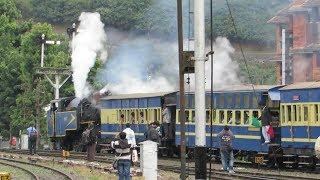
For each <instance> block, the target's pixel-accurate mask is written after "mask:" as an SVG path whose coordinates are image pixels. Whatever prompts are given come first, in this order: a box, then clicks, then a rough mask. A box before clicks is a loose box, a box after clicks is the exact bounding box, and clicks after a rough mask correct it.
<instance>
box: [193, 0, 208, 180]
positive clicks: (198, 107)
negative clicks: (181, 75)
mask: <svg viewBox="0 0 320 180" xmlns="http://www.w3.org/2000/svg"><path fill="white" fill-rule="evenodd" d="M194 40H195V42H194V55H195V56H194V59H195V119H196V120H195V138H196V140H195V171H196V174H195V179H206V175H207V174H206V173H207V158H206V157H207V152H206V150H207V148H206V129H205V128H206V121H205V118H206V112H205V72H204V70H205V60H206V57H205V26H204V0H196V1H194Z"/></svg>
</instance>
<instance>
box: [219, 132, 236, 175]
mask: <svg viewBox="0 0 320 180" xmlns="http://www.w3.org/2000/svg"><path fill="white" fill-rule="evenodd" d="M217 136H218V138H219V139H220V155H221V163H222V167H223V170H224V171H229V173H234V170H233V163H234V157H233V148H232V141H233V140H234V135H233V133H232V132H231V130H230V129H229V127H228V126H225V127H224V128H223V130H222V131H221V132H220V133H219V134H218V135H217Z"/></svg>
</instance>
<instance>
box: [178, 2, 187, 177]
mask: <svg viewBox="0 0 320 180" xmlns="http://www.w3.org/2000/svg"><path fill="white" fill-rule="evenodd" d="M177 17H178V45H179V83H180V91H179V97H180V98H179V100H180V132H181V134H180V148H181V149H180V158H181V175H180V178H181V179H182V180H185V179H186V136H185V121H186V114H185V94H184V72H185V66H184V60H183V32H182V0H177Z"/></svg>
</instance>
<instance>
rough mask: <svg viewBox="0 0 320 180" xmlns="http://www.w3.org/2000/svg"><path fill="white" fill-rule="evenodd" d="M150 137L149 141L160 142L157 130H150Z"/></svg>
mask: <svg viewBox="0 0 320 180" xmlns="http://www.w3.org/2000/svg"><path fill="white" fill-rule="evenodd" d="M149 135H150V137H149V139H150V140H151V141H155V142H158V140H159V134H158V131H157V130H155V129H152V130H150V134H149Z"/></svg>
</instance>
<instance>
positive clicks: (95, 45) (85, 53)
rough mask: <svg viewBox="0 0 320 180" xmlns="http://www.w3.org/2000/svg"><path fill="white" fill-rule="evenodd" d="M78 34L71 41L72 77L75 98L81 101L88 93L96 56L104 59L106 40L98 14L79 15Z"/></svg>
mask: <svg viewBox="0 0 320 180" xmlns="http://www.w3.org/2000/svg"><path fill="white" fill-rule="evenodd" d="M79 21H80V25H79V27H78V34H77V35H76V36H75V37H74V39H73V41H72V49H73V51H72V56H71V58H72V63H71V65H72V71H73V74H72V77H73V82H74V89H75V94H76V97H77V98H80V99H83V98H84V97H87V96H88V95H89V93H90V89H91V87H90V85H89V83H88V82H87V78H88V74H89V72H90V69H91V68H92V67H93V66H94V64H95V61H96V58H97V55H98V54H100V58H101V59H102V60H105V59H106V56H107V53H106V51H105V50H104V49H105V44H106V40H107V36H106V33H105V31H104V24H103V23H102V22H101V20H100V14H99V13H85V12H83V13H81V15H80V17H79Z"/></svg>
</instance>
